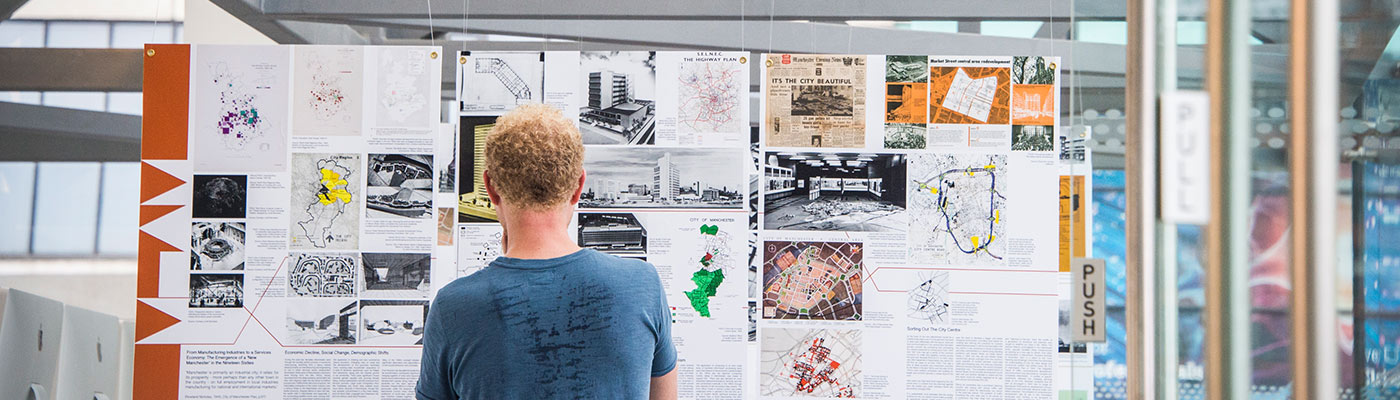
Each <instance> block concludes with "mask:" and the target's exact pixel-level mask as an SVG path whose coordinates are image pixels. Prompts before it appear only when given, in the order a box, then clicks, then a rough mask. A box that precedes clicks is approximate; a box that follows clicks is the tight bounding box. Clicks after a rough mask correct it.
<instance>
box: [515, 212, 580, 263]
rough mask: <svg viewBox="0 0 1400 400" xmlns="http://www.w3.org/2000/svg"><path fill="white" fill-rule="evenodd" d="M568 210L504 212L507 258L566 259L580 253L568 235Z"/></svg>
mask: <svg viewBox="0 0 1400 400" xmlns="http://www.w3.org/2000/svg"><path fill="white" fill-rule="evenodd" d="M568 208H569V210H567V211H565V210H558V209H555V210H548V211H535V210H529V211H527V210H520V209H515V210H509V211H507V210H501V211H505V212H504V213H502V214H503V215H501V226H502V227H504V228H505V250H506V252H505V256H506V257H511V258H520V259H533V260H542V259H550V258H556V257H563V256H566V255H569V254H573V253H574V252H577V251H578V250H579V247H578V244H577V243H575V242H574V239H573V237H572V236H571V235H569V230H568V229H569V226H568V225H569V219H568V218H567V215H568V214H570V212H571V211H572V208H573V207H568Z"/></svg>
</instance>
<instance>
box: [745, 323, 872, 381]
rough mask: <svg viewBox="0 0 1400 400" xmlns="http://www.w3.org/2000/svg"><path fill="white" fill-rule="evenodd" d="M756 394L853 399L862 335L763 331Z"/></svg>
mask: <svg viewBox="0 0 1400 400" xmlns="http://www.w3.org/2000/svg"><path fill="white" fill-rule="evenodd" d="M761 344H762V346H761V347H762V350H761V355H760V360H759V363H760V366H759V368H760V371H761V372H760V373H761V374H762V376H761V378H760V380H761V381H760V382H759V394H760V395H763V396H789V397H791V396H803V397H826V398H854V397H856V396H858V395H859V394H860V393H859V389H860V382H861V380H860V374H861V353H860V348H861V347H860V346H861V332H860V331H859V330H844V329H788V328H765V329H763V339H762V342H761Z"/></svg>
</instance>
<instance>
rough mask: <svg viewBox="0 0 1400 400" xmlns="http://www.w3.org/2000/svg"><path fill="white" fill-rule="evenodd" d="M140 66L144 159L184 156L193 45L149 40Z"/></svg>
mask: <svg viewBox="0 0 1400 400" xmlns="http://www.w3.org/2000/svg"><path fill="white" fill-rule="evenodd" d="M144 59H145V63H144V64H142V68H141V76H142V81H141V92H142V93H145V95H144V96H141V109H142V113H143V114H145V115H146V118H142V119H141V159H142V160H183V159H185V156H186V154H187V152H188V150H189V149H188V145H189V135H188V131H189V122H190V103H189V100H190V45H187V44H148V45H146V57H145V58H144Z"/></svg>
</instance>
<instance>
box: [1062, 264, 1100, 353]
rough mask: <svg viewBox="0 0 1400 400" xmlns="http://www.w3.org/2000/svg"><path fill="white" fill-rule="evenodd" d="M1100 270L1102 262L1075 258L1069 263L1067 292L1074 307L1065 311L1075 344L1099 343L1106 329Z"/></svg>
mask: <svg viewBox="0 0 1400 400" xmlns="http://www.w3.org/2000/svg"><path fill="white" fill-rule="evenodd" d="M1104 272H1105V271H1104V266H1103V259H1102V258H1076V259H1074V260H1071V262H1070V273H1071V274H1073V275H1074V282H1073V286H1072V287H1071V289H1070V290H1071V291H1073V292H1074V303H1073V304H1071V306H1070V310H1069V315H1070V319H1069V329H1070V331H1071V332H1073V333H1074V336H1073V338H1072V339H1073V340H1074V341H1075V342H1081V343H1082V342H1103V341H1104V331H1105V330H1107V329H1108V326H1107V325H1106V324H1107V318H1106V308H1105V307H1104V291H1106V290H1108V288H1107V287H1105V286H1104V278H1103V277H1104Z"/></svg>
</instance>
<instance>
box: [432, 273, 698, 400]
mask: <svg viewBox="0 0 1400 400" xmlns="http://www.w3.org/2000/svg"><path fill="white" fill-rule="evenodd" d="M425 329H426V332H425V333H424V334H423V364H422V371H421V372H420V375H419V377H418V398H419V399H423V400H449V399H553V398H610V399H612V398H618V399H621V398H627V399H637V398H646V397H647V395H648V391H649V389H650V388H651V386H650V385H651V378H653V377H658V376H662V375H665V374H666V373H669V372H671V370H672V369H674V368H675V367H676V349H675V347H674V346H673V345H672V344H671V314H670V310H669V309H668V307H667V304H666V295H665V294H664V293H663V292H662V290H661V279H660V277H658V276H657V274H656V268H655V267H653V266H652V265H651V264H648V263H646V262H644V261H638V260H630V259H623V258H618V257H616V256H612V255H608V254H603V253H600V252H597V251H594V250H579V251H577V252H574V253H573V254H569V255H566V256H563V257H558V258H552V259H547V260H526V259H518V258H509V257H500V258H497V259H496V260H495V261H492V262H491V264H490V265H489V266H487V267H486V268H485V269H482V270H481V271H479V272H477V273H475V274H472V275H470V276H466V277H462V278H460V279H457V280H456V281H453V282H452V283H449V284H447V286H446V287H444V288H442V290H441V291H439V292H438V295H437V299H435V300H433V303H432V306H431V307H430V309H429V312H428V321H427V323H426V325H425Z"/></svg>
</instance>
